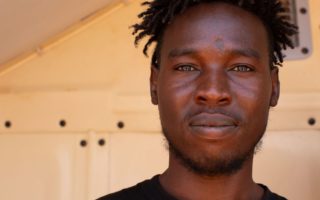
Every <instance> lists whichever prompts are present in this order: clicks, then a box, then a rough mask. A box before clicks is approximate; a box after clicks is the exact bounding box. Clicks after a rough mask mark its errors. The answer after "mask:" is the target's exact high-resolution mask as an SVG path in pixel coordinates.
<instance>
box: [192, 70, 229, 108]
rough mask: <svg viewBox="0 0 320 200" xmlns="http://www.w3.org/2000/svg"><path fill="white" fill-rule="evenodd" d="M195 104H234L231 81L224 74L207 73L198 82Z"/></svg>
mask: <svg viewBox="0 0 320 200" xmlns="http://www.w3.org/2000/svg"><path fill="white" fill-rule="evenodd" d="M195 102H196V103H197V104H199V105H206V106H210V107H211V106H225V105H229V104H230V103H231V102H232V95H231V92H230V86H229V80H228V77H227V75H226V74H225V73H224V72H221V73H218V72H216V73H206V74H205V75H202V77H201V78H199V80H198V86H197V89H196V92H195Z"/></svg>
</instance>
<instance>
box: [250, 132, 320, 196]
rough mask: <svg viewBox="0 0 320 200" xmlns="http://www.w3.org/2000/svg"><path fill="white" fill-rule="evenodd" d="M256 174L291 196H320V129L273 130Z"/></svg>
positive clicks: (265, 141)
mask: <svg viewBox="0 0 320 200" xmlns="http://www.w3.org/2000/svg"><path fill="white" fill-rule="evenodd" d="M263 141H264V144H263V147H262V151H261V152H259V153H258V154H257V155H256V157H255V163H254V177H255V179H256V181H258V182H260V183H263V184H266V185H267V186H269V187H270V188H271V189H272V190H273V191H275V192H277V193H279V194H283V195H285V196H286V197H287V198H288V199H290V200H302V199H303V200H318V199H320V190H319V189H320V171H319V169H320V154H319V153H320V131H303V130H301V131H279V132H269V133H267V135H266V136H265V138H264V140H263Z"/></svg>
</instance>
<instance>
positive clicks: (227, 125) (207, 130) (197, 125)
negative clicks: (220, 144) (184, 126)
mask: <svg viewBox="0 0 320 200" xmlns="http://www.w3.org/2000/svg"><path fill="white" fill-rule="evenodd" d="M189 127H190V129H191V133H193V134H194V135H195V136H197V137H200V138H203V139H206V140H221V139H225V138H227V137H231V136H234V135H235V131H236V130H237V128H238V122H237V121H236V120H235V119H234V118H232V117H230V116H227V115H225V114H220V113H213V114H212V113H200V114H198V115H195V116H193V117H192V118H191V120H190V122H189Z"/></svg>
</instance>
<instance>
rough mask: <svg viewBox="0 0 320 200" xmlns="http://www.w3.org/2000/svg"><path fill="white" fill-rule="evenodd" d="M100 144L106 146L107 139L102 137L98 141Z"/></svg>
mask: <svg viewBox="0 0 320 200" xmlns="http://www.w3.org/2000/svg"><path fill="white" fill-rule="evenodd" d="M98 144H99V145H100V146H104V145H105V144H106V141H105V140H104V139H103V138H102V139H100V140H99V141H98Z"/></svg>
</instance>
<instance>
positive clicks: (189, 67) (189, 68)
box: [175, 65, 254, 72]
mask: <svg viewBox="0 0 320 200" xmlns="http://www.w3.org/2000/svg"><path fill="white" fill-rule="evenodd" d="M175 70H177V71H184V72H192V71H198V69H197V68H196V67H194V66H192V65H180V66H177V67H176V68H175ZM230 71H235V72H252V71H254V69H253V68H252V67H249V66H247V65H237V66H235V67H233V68H232V69H231V70H230Z"/></svg>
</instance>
